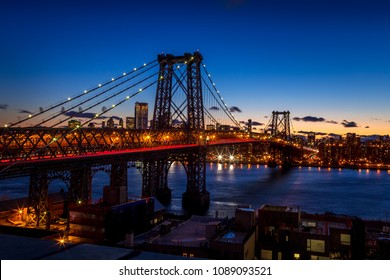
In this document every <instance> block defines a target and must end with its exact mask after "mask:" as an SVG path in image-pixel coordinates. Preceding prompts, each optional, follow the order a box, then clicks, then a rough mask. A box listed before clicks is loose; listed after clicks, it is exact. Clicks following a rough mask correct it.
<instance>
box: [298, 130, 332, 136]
mask: <svg viewBox="0 0 390 280" xmlns="http://www.w3.org/2000/svg"><path fill="white" fill-rule="evenodd" d="M298 133H301V134H310V133H314V134H315V135H319V136H325V135H328V133H325V132H318V131H316V132H315V131H305V130H300V131H298Z"/></svg>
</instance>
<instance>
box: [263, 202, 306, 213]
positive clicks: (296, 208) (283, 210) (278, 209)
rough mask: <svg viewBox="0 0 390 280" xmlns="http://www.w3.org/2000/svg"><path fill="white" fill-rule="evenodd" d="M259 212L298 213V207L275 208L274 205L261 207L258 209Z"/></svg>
mask: <svg viewBox="0 0 390 280" xmlns="http://www.w3.org/2000/svg"><path fill="white" fill-rule="evenodd" d="M260 210H265V211H275V212H294V213H297V212H299V208H298V207H289V206H276V205H267V204H265V205H263V206H261V207H260Z"/></svg>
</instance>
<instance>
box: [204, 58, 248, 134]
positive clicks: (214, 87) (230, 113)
mask: <svg viewBox="0 0 390 280" xmlns="http://www.w3.org/2000/svg"><path fill="white" fill-rule="evenodd" d="M202 66H203V69H204V71H205V73H206V75H207V77H208V78H209V81H210V82H211V84H212V88H213V89H214V92H215V93H216V94H217V96H218V98H217V97H216V96H215V94H214V92H213V91H211V90H210V92H211V93H212V95H213V96H214V98H215V99H216V100H217V101H218V104H219V105H220V106H221V108H224V111H225V113H226V115H227V116H228V117H229V118H230V119H231V120H232V121H233V123H234V124H235V125H236V126H237V127H239V128H241V129H244V128H243V127H242V126H241V124H240V122H239V121H237V119H236V118H235V117H234V115H233V114H232V112H231V110H230V109H229V108H228V107H227V104H226V103H225V102H224V100H223V98H222V96H221V95H220V92H219V90H218V89H217V87H216V84H215V83H214V82H213V80H212V79H211V74H209V72H208V71H207V69H206V65H205V64H202ZM202 79H203V76H202ZM221 103H222V105H221Z"/></svg>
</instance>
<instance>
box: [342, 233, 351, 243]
mask: <svg viewBox="0 0 390 280" xmlns="http://www.w3.org/2000/svg"><path fill="white" fill-rule="evenodd" d="M340 241H341V245H348V246H349V245H351V235H350V234H343V233H342V234H340Z"/></svg>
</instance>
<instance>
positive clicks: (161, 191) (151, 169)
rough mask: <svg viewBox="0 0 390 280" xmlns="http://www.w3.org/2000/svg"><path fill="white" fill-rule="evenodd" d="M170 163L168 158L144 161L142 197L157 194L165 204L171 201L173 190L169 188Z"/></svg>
mask: <svg viewBox="0 0 390 280" xmlns="http://www.w3.org/2000/svg"><path fill="white" fill-rule="evenodd" d="M169 165H170V164H169V162H168V160H167V159H157V160H147V161H144V162H143V169H142V197H150V196H155V197H156V198H157V199H158V201H160V202H161V203H162V204H164V205H167V204H169V203H170V202H171V190H170V189H169V188H168V170H169Z"/></svg>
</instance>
